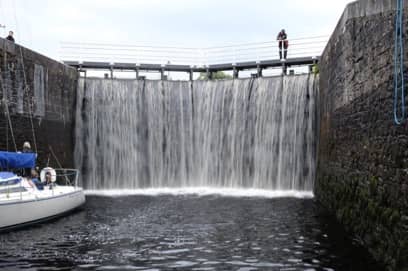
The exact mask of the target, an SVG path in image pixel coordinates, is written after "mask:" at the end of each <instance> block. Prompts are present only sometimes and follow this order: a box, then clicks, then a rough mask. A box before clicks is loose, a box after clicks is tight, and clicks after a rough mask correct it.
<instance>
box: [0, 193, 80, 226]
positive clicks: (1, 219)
mask: <svg viewBox="0 0 408 271" xmlns="http://www.w3.org/2000/svg"><path fill="white" fill-rule="evenodd" d="M57 192H59V193H52V192H51V191H50V192H49V195H46V196H41V197H38V196H37V197H34V198H31V199H29V198H26V197H24V198H25V199H23V200H21V199H20V200H10V201H5V202H1V203H0V230H4V229H7V228H12V227H19V226H22V225H24V224H31V223H35V222H37V221H41V220H46V219H48V218H52V217H55V216H59V215H61V214H64V213H67V212H69V211H71V210H74V209H76V208H78V207H79V206H81V205H82V204H84V203H85V195H84V192H83V190H82V189H72V190H71V191H69V190H68V191H57Z"/></svg>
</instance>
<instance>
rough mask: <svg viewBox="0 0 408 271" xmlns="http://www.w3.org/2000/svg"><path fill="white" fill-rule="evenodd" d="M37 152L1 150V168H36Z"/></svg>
mask: <svg viewBox="0 0 408 271" xmlns="http://www.w3.org/2000/svg"><path fill="white" fill-rule="evenodd" d="M36 156H37V154H35V153H16V152H5V151H0V168H3V169H11V168H34V167H35V158H36Z"/></svg>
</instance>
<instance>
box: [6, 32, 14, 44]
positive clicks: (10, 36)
mask: <svg viewBox="0 0 408 271" xmlns="http://www.w3.org/2000/svg"><path fill="white" fill-rule="evenodd" d="M13 35H14V32H13V31H9V35H8V36H7V38H6V40H9V41H11V42H15V40H14V37H13Z"/></svg>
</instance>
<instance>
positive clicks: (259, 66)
mask: <svg viewBox="0 0 408 271" xmlns="http://www.w3.org/2000/svg"><path fill="white" fill-rule="evenodd" d="M256 75H257V76H258V78H259V77H262V67H261V65H260V64H259V63H257V65H256Z"/></svg>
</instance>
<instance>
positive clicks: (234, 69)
mask: <svg viewBox="0 0 408 271" xmlns="http://www.w3.org/2000/svg"><path fill="white" fill-rule="evenodd" d="M238 77H239V70H238V69H237V65H236V64H233V65H232V78H234V79H238Z"/></svg>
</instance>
